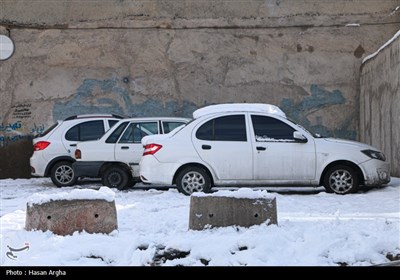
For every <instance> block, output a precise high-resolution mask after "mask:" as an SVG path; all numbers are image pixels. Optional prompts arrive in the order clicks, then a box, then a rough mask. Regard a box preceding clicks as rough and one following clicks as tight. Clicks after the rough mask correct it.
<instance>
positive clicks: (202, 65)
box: [0, 0, 400, 177]
mask: <svg viewBox="0 0 400 280" xmlns="http://www.w3.org/2000/svg"><path fill="white" fill-rule="evenodd" d="M366 3H367V4H368V5H366ZM0 6H1V7H2V8H1V9H0V33H5V34H8V35H9V36H10V37H11V38H12V39H13V40H14V42H15V45H16V51H15V54H14V56H13V57H12V58H11V59H9V60H7V61H2V62H0V73H1V78H0V112H1V114H0V123H1V127H0V147H7V146H8V145H9V144H10V143H13V142H17V141H19V140H20V139H24V138H27V137H29V135H31V134H35V133H37V132H42V131H43V130H44V129H45V128H46V127H48V126H49V125H51V124H52V123H53V122H54V121H56V120H57V119H63V118H65V117H67V116H69V115H71V114H79V113H97V112H112V113H121V114H127V115H132V114H135V115H137V116H150V115H165V116H169V115H175V116H190V115H191V112H192V111H193V110H194V109H196V108H198V107H201V106H204V105H206V104H212V103H221V102H264V103H272V104H275V105H278V106H280V107H282V109H283V110H284V111H285V112H286V113H287V115H288V116H289V117H291V118H293V119H295V120H296V121H298V122H300V123H302V124H303V125H304V126H306V127H308V128H311V129H313V130H315V131H316V132H319V133H321V134H324V135H327V136H336V137H342V138H348V139H357V138H358V127H359V106H358V103H359V82H358V81H359V67H360V64H361V59H362V58H363V57H364V56H365V54H366V53H371V52H373V51H375V50H376V49H377V48H378V46H379V45H380V44H381V42H385V41H386V40H387V39H388V38H390V37H391V36H392V34H393V33H394V32H396V31H397V29H398V24H399V22H400V19H399V15H400V11H395V8H396V7H397V6H398V1H397V0H393V1H392V0H387V1H380V0H353V1H349V0H338V1H321V0H267V1H258V0H250V1H233V0H232V1H211V0H210V1H207V0H205V1H180V0H177V1H123V0H115V1H111V0H109V1H62V2H61V1H53V2H48V1H45V2H42V1H22V0H20V1H18V0H16V1H6V0H0ZM353 23H359V24H360V26H346V25H347V24H353ZM0 173H1V171H0ZM0 177H1V174H0Z"/></svg>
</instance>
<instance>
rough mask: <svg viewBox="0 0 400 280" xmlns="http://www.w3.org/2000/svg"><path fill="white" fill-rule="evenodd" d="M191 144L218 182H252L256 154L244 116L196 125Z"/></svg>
mask: <svg viewBox="0 0 400 280" xmlns="http://www.w3.org/2000/svg"><path fill="white" fill-rule="evenodd" d="M192 142H193V144H194V147H195V149H196V151H197V153H198V154H199V156H200V158H201V159H202V160H203V161H204V162H206V163H207V164H208V165H209V166H211V168H212V169H213V171H214V173H215V174H216V176H217V178H218V180H221V181H241V180H251V179H252V176H253V174H252V168H253V153H252V150H251V143H250V140H249V135H248V132H247V130H246V116H245V114H235V115H229V116H222V117H216V118H213V119H210V120H207V121H206V122H204V123H202V124H200V125H199V126H197V127H196V128H195V129H194V131H193V134H192Z"/></svg>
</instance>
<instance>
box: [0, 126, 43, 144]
mask: <svg viewBox="0 0 400 280" xmlns="http://www.w3.org/2000/svg"><path fill="white" fill-rule="evenodd" d="M44 131H45V125H44V124H36V123H34V124H33V126H32V127H26V126H24V124H23V123H22V122H21V121H16V122H12V123H1V125H0V147H5V146H7V145H8V144H9V143H13V142H16V141H19V140H25V139H31V138H32V137H34V136H36V135H39V134H41V133H43V132H44Z"/></svg>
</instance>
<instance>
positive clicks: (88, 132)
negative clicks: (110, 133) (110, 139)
mask: <svg viewBox="0 0 400 280" xmlns="http://www.w3.org/2000/svg"><path fill="white" fill-rule="evenodd" d="M105 125H106V124H105V122H104V121H103V120H92V121H86V122H81V123H79V124H76V125H74V126H72V127H71V128H69V129H68V130H67V132H66V133H65V135H64V136H63V145H64V147H65V149H66V150H67V153H68V154H69V155H71V157H74V153H75V149H76V144H77V143H78V142H79V141H90V140H97V139H100V138H101V136H103V134H104V132H105ZM107 126H108V124H107Z"/></svg>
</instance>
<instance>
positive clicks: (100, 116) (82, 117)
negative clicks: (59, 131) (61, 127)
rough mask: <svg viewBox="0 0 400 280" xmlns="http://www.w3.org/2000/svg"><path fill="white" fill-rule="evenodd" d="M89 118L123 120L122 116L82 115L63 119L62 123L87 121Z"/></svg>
mask: <svg viewBox="0 0 400 280" xmlns="http://www.w3.org/2000/svg"><path fill="white" fill-rule="evenodd" d="M89 118H115V119H123V118H124V117H123V116H120V115H116V114H101V113H100V114H83V115H74V116H70V117H68V118H65V119H64V121H70V120H76V119H89Z"/></svg>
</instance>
